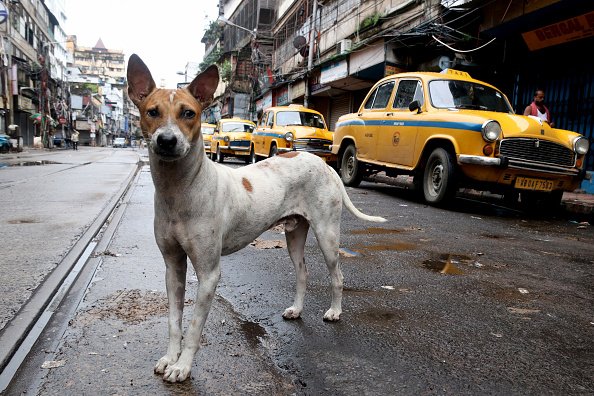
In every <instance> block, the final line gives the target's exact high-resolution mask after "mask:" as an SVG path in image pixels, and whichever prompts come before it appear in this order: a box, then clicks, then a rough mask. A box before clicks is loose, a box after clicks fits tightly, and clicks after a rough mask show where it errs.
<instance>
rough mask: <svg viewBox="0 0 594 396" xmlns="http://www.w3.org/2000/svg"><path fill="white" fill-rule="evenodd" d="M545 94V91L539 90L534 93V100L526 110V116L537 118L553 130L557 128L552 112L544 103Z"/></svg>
mask: <svg viewBox="0 0 594 396" xmlns="http://www.w3.org/2000/svg"><path fill="white" fill-rule="evenodd" d="M544 100H545V93H544V90H542V89H540V88H538V89H537V90H536V91H534V100H533V101H532V103H530V104H529V105H528V106H526V108H525V109H524V115H525V116H529V115H531V116H535V117H538V118H540V119H541V120H543V121H544V122H546V123H548V124H549V125H550V126H551V128H554V127H555V124H554V123H553V121H552V120H551V112H550V111H549V108H548V107H547V106H546V105H545V103H544Z"/></svg>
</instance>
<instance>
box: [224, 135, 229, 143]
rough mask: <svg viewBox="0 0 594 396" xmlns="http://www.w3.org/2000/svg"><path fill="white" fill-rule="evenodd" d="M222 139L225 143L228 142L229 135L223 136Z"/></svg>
mask: <svg viewBox="0 0 594 396" xmlns="http://www.w3.org/2000/svg"><path fill="white" fill-rule="evenodd" d="M223 140H224V141H225V143H229V140H231V139H229V136H225V137H224V138H223Z"/></svg>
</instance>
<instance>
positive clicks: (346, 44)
mask: <svg viewBox="0 0 594 396" xmlns="http://www.w3.org/2000/svg"><path fill="white" fill-rule="evenodd" d="M352 45H353V41H352V40H349V39H344V40H340V41H339V42H338V43H336V53H337V54H339V55H342V54H346V53H347V52H349V51H350V50H351V47H352Z"/></svg>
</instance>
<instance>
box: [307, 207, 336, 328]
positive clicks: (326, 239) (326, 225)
mask: <svg viewBox="0 0 594 396" xmlns="http://www.w3.org/2000/svg"><path fill="white" fill-rule="evenodd" d="M327 220H328V221H327V222H326V221H323V222H322V221H318V222H317V224H316V225H315V227H314V233H315V235H316V239H317V240H318V245H319V246H320V250H321V251H322V254H323V256H324V259H325V260H326V266H327V267H328V272H330V282H331V285H332V302H331V304H330V309H329V310H327V311H326V313H325V314H324V320H326V321H330V322H335V321H337V320H339V319H340V314H341V313H342V284H343V276H342V271H341V270H340V263H339V262H338V248H339V235H340V218H338V219H336V221H331V219H327Z"/></svg>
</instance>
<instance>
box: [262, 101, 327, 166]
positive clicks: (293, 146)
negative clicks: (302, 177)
mask: <svg viewBox="0 0 594 396" xmlns="http://www.w3.org/2000/svg"><path fill="white" fill-rule="evenodd" d="M252 140H253V143H254V151H255V154H256V159H261V158H265V157H272V156H275V155H277V154H282V153H286V152H288V151H308V152H310V153H312V154H315V155H317V156H318V157H321V158H322V159H324V160H326V161H327V162H331V165H334V163H333V159H335V157H334V155H333V154H332V152H331V151H330V146H331V145H332V132H330V131H329V130H328V127H327V126H326V121H324V116H322V114H320V113H319V112H317V111H315V110H312V109H308V108H307V107H304V106H302V105H297V104H291V105H288V106H276V107H270V108H268V109H266V110H265V111H264V113H263V114H262V117H261V118H260V121H259V122H258V126H257V127H256V130H255V132H254V134H253V136H252Z"/></svg>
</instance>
